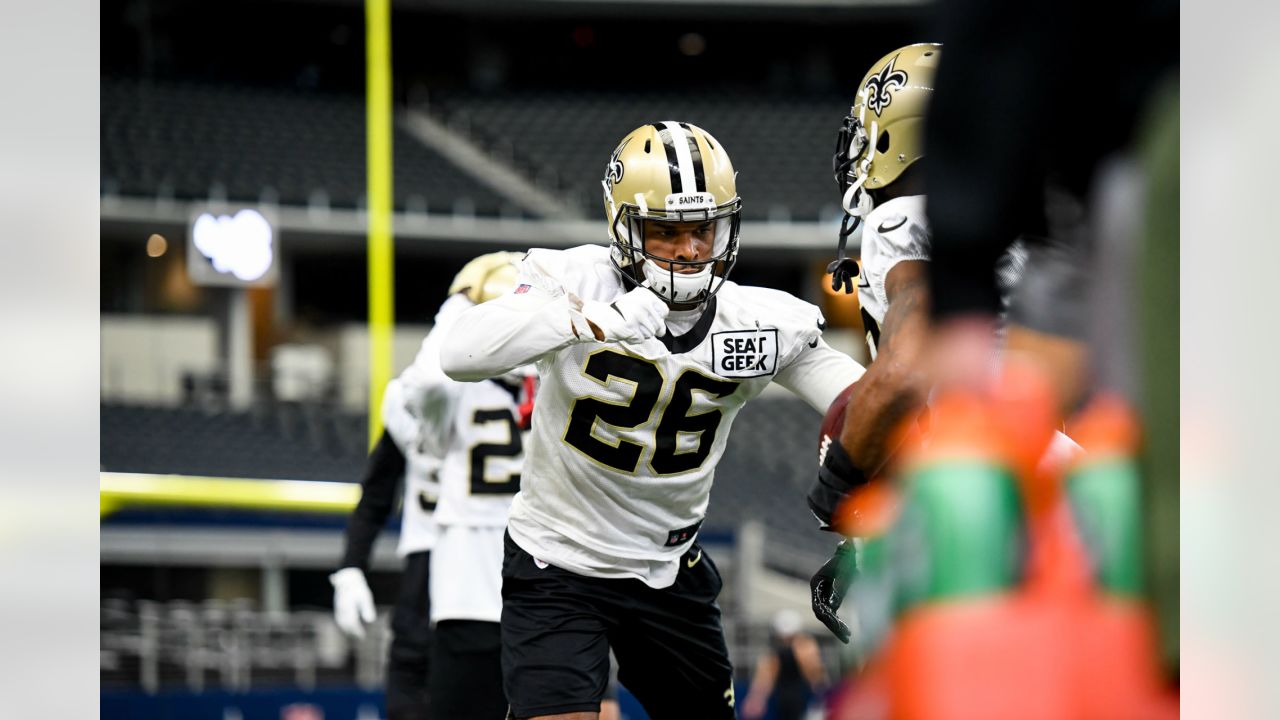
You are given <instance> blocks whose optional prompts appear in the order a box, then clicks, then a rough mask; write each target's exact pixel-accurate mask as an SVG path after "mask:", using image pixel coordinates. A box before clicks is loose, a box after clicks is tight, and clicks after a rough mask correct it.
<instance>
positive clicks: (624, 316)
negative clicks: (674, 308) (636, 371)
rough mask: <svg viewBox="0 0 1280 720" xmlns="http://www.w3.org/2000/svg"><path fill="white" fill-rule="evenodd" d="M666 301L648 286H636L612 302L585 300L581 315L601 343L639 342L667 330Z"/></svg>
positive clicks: (668, 308)
mask: <svg viewBox="0 0 1280 720" xmlns="http://www.w3.org/2000/svg"><path fill="white" fill-rule="evenodd" d="M669 312H671V308H670V307H668V306H667V303H666V301H664V300H663V299H662V298H660V297H658V296H657V295H655V294H654V293H653V291H651V290H649V289H648V288H643V287H638V288H635V289H634V290H632V291H631V292H629V293H627V294H626V295H623V296H622V297H620V298H618V299H617V300H614V301H613V302H612V303H603V302H599V301H597V300H588V301H586V302H584V303H583V304H582V315H583V317H585V318H586V319H587V320H588V321H589V322H590V324H591V332H592V334H593V335H595V338H596V340H599V341H600V342H630V343H638V342H642V341H644V340H648V339H649V338H652V337H657V336H659V335H662V334H663V333H665V332H666V330H667V322H666V321H667V313H669Z"/></svg>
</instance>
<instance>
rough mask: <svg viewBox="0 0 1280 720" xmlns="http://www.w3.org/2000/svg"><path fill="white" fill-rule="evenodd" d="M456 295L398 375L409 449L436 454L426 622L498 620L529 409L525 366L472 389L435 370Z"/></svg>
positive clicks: (455, 310) (529, 371)
mask: <svg viewBox="0 0 1280 720" xmlns="http://www.w3.org/2000/svg"><path fill="white" fill-rule="evenodd" d="M471 306H472V303H471V301H470V300H468V299H467V298H466V297H465V296H463V295H455V296H453V297H452V298H450V299H449V300H447V301H446V302H445V304H444V305H442V306H441V309H440V312H439V313H438V314H437V315H436V323H435V326H434V327H433V328H432V330H431V332H430V333H429V334H428V335H427V337H426V339H424V340H423V342H422V348H421V349H420V350H419V352H418V355H417V357H415V358H414V361H413V364H412V365H411V366H410V367H409V369H407V370H406V371H405V373H404V374H403V375H402V376H401V380H402V382H404V383H405V386H406V390H405V393H404V394H405V396H406V397H408V398H411V401H410V403H411V405H412V408H413V412H414V413H415V415H416V416H417V419H418V424H417V428H418V429H417V435H416V438H415V443H416V445H417V447H418V448H419V449H420V450H421V451H422V453H423V454H424V455H430V456H432V457H439V458H442V460H439V461H438V468H439V470H438V479H439V483H438V486H437V492H438V497H437V504H436V505H435V522H436V524H437V525H438V526H439V539H438V540H437V541H436V545H435V549H434V551H433V552H432V554H431V619H432V621H440V620H479V621H486V622H498V620H499V617H500V615H501V613H502V593H501V589H502V556H503V548H502V534H503V530H504V528H505V526H506V524H507V512H508V510H509V509H510V507H511V499H512V497H513V496H514V494H515V492H516V491H517V490H519V488H520V473H521V469H522V466H523V464H524V444H525V443H524V441H525V436H526V435H527V432H526V431H525V430H524V429H522V425H526V424H527V421H528V417H527V414H526V413H527V412H528V409H529V408H531V407H532V397H531V395H532V393H533V391H534V387H535V383H532V382H530V381H529V380H526V377H529V378H532V377H533V368H532V367H526V368H524V369H522V370H520V371H517V372H513V373H510V374H508V375H506V376H503V377H500V378H495V379H491V380H483V381H480V382H474V383H464V382H457V381H455V380H451V379H449V377H448V376H446V375H445V374H444V372H443V371H442V370H441V369H440V343H441V342H442V339H443V337H444V336H445V334H446V333H447V332H448V330H449V327H450V325H451V324H452V323H453V322H454V321H455V320H456V319H457V316H458V314H459V313H460V312H461V311H463V310H465V309H467V308H469V307H471Z"/></svg>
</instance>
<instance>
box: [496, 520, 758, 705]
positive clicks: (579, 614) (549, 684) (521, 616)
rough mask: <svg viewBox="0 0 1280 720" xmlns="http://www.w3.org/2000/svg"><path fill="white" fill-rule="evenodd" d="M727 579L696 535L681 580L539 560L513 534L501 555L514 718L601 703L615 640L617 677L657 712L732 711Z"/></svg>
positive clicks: (507, 684) (507, 681)
mask: <svg viewBox="0 0 1280 720" xmlns="http://www.w3.org/2000/svg"><path fill="white" fill-rule="evenodd" d="M721 586H722V582H721V579H720V572H719V571H718V570H717V569H716V566H715V563H714V562H712V560H711V558H710V556H708V555H707V554H706V553H705V552H704V551H703V549H702V548H701V547H699V546H698V544H697V543H694V544H693V546H692V547H690V548H689V551H688V552H687V553H685V555H684V556H683V557H682V558H681V559H680V572H679V574H678V575H677V576H676V582H675V584H674V585H672V586H671V587H668V588H663V589H662V590H655V589H653V588H651V587H649V586H647V585H645V584H644V583H642V582H640V581H639V580H604V579H600V578H591V577H584V576H582V575H577V574H575V573H571V572H569V571H567V570H562V569H560V568H557V567H555V566H547V567H545V568H539V567H538V566H537V565H535V564H534V561H533V558H532V557H530V556H529V554H528V553H527V552H525V551H524V550H522V549H520V547H518V546H517V545H516V544H515V543H514V542H513V541H512V540H511V536H510V535H508V536H507V538H506V556H505V558H504V560H503V564H502V678H503V688H504V690H505V691H506V696H507V700H508V701H509V702H510V703H511V712H512V715H513V716H514V717H516V718H527V717H534V716H537V715H554V714H557V713H568V712H594V711H598V710H599V708H600V700H601V698H603V697H604V696H605V690H606V686H607V684H608V681H609V648H610V647H612V648H613V653H614V657H615V659H616V660H617V663H618V682H619V683H621V684H622V685H623V686H624V687H626V688H627V689H628V690H630V691H631V693H632V694H633V695H635V696H636V699H637V700H639V701H640V704H641V705H643V706H644V709H645V710H646V711H647V712H648V713H649V716H650V717H651V718H653V720H668V719H684V718H706V719H708V720H714V719H715V718H733V717H734V710H733V701H734V698H733V667H732V665H730V663H729V651H728V648H727V647H726V646H725V641H724V628H723V627H722V626H721V622H720V607H719V606H718V605H716V596H717V595H719V594H720V588H721Z"/></svg>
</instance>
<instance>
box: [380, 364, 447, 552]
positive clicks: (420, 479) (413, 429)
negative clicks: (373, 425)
mask: <svg viewBox="0 0 1280 720" xmlns="http://www.w3.org/2000/svg"><path fill="white" fill-rule="evenodd" d="M382 424H383V426H384V427H385V428H386V429H387V434H388V435H390V436H391V440H392V442H394V443H395V444H396V447H397V448H399V449H400V452H401V453H402V454H404V459H405V473H404V497H403V498H402V500H401V508H402V509H401V519H400V542H399V544H397V545H396V554H397V555H399V556H400V557H404V556H405V555H408V554H410V553H415V552H422V551H424V550H430V549H431V548H432V547H433V546H434V545H435V543H436V537H437V535H438V529H437V527H436V521H435V517H434V516H433V511H434V509H435V505H436V500H437V499H438V498H439V495H440V483H439V481H438V479H437V475H438V473H439V471H440V466H441V465H442V464H443V460H442V459H441V458H440V457H439V456H436V455H432V454H430V453H427V452H424V451H423V450H422V448H421V447H419V445H418V431H419V425H420V423H419V422H418V419H417V418H416V417H414V415H413V414H412V413H411V412H410V409H409V406H408V405H407V404H406V402H405V386H404V383H403V375H402V376H401V377H399V378H396V379H395V380H392V381H391V382H390V383H387V390H386V392H385V393H384V394H383V397H382Z"/></svg>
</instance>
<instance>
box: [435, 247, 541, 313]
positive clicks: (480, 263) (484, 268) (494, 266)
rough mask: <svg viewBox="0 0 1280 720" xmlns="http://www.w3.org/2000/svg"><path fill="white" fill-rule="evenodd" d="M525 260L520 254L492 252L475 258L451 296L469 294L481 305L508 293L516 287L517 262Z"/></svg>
mask: <svg viewBox="0 0 1280 720" xmlns="http://www.w3.org/2000/svg"><path fill="white" fill-rule="evenodd" d="M522 257H524V254H523V253H518V252H492V253H488V254H487V255H481V256H479V257H477V258H475V259H474V260H472V261H471V262H468V263H467V264H466V265H464V266H462V269H461V270H459V271H458V274H457V275H456V276H454V278H453V283H452V284H450V285H449V294H450V295H453V294H455V293H466V294H467V297H469V298H471V302H473V303H475V304H477V305H479V304H480V303H483V302H488V301H490V300H492V299H494V298H496V297H498V296H499V295H505V294H507V293H508V292H510V291H511V289H512V288H514V287H515V286H516V263H518V262H520V259H521V258H522Z"/></svg>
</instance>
